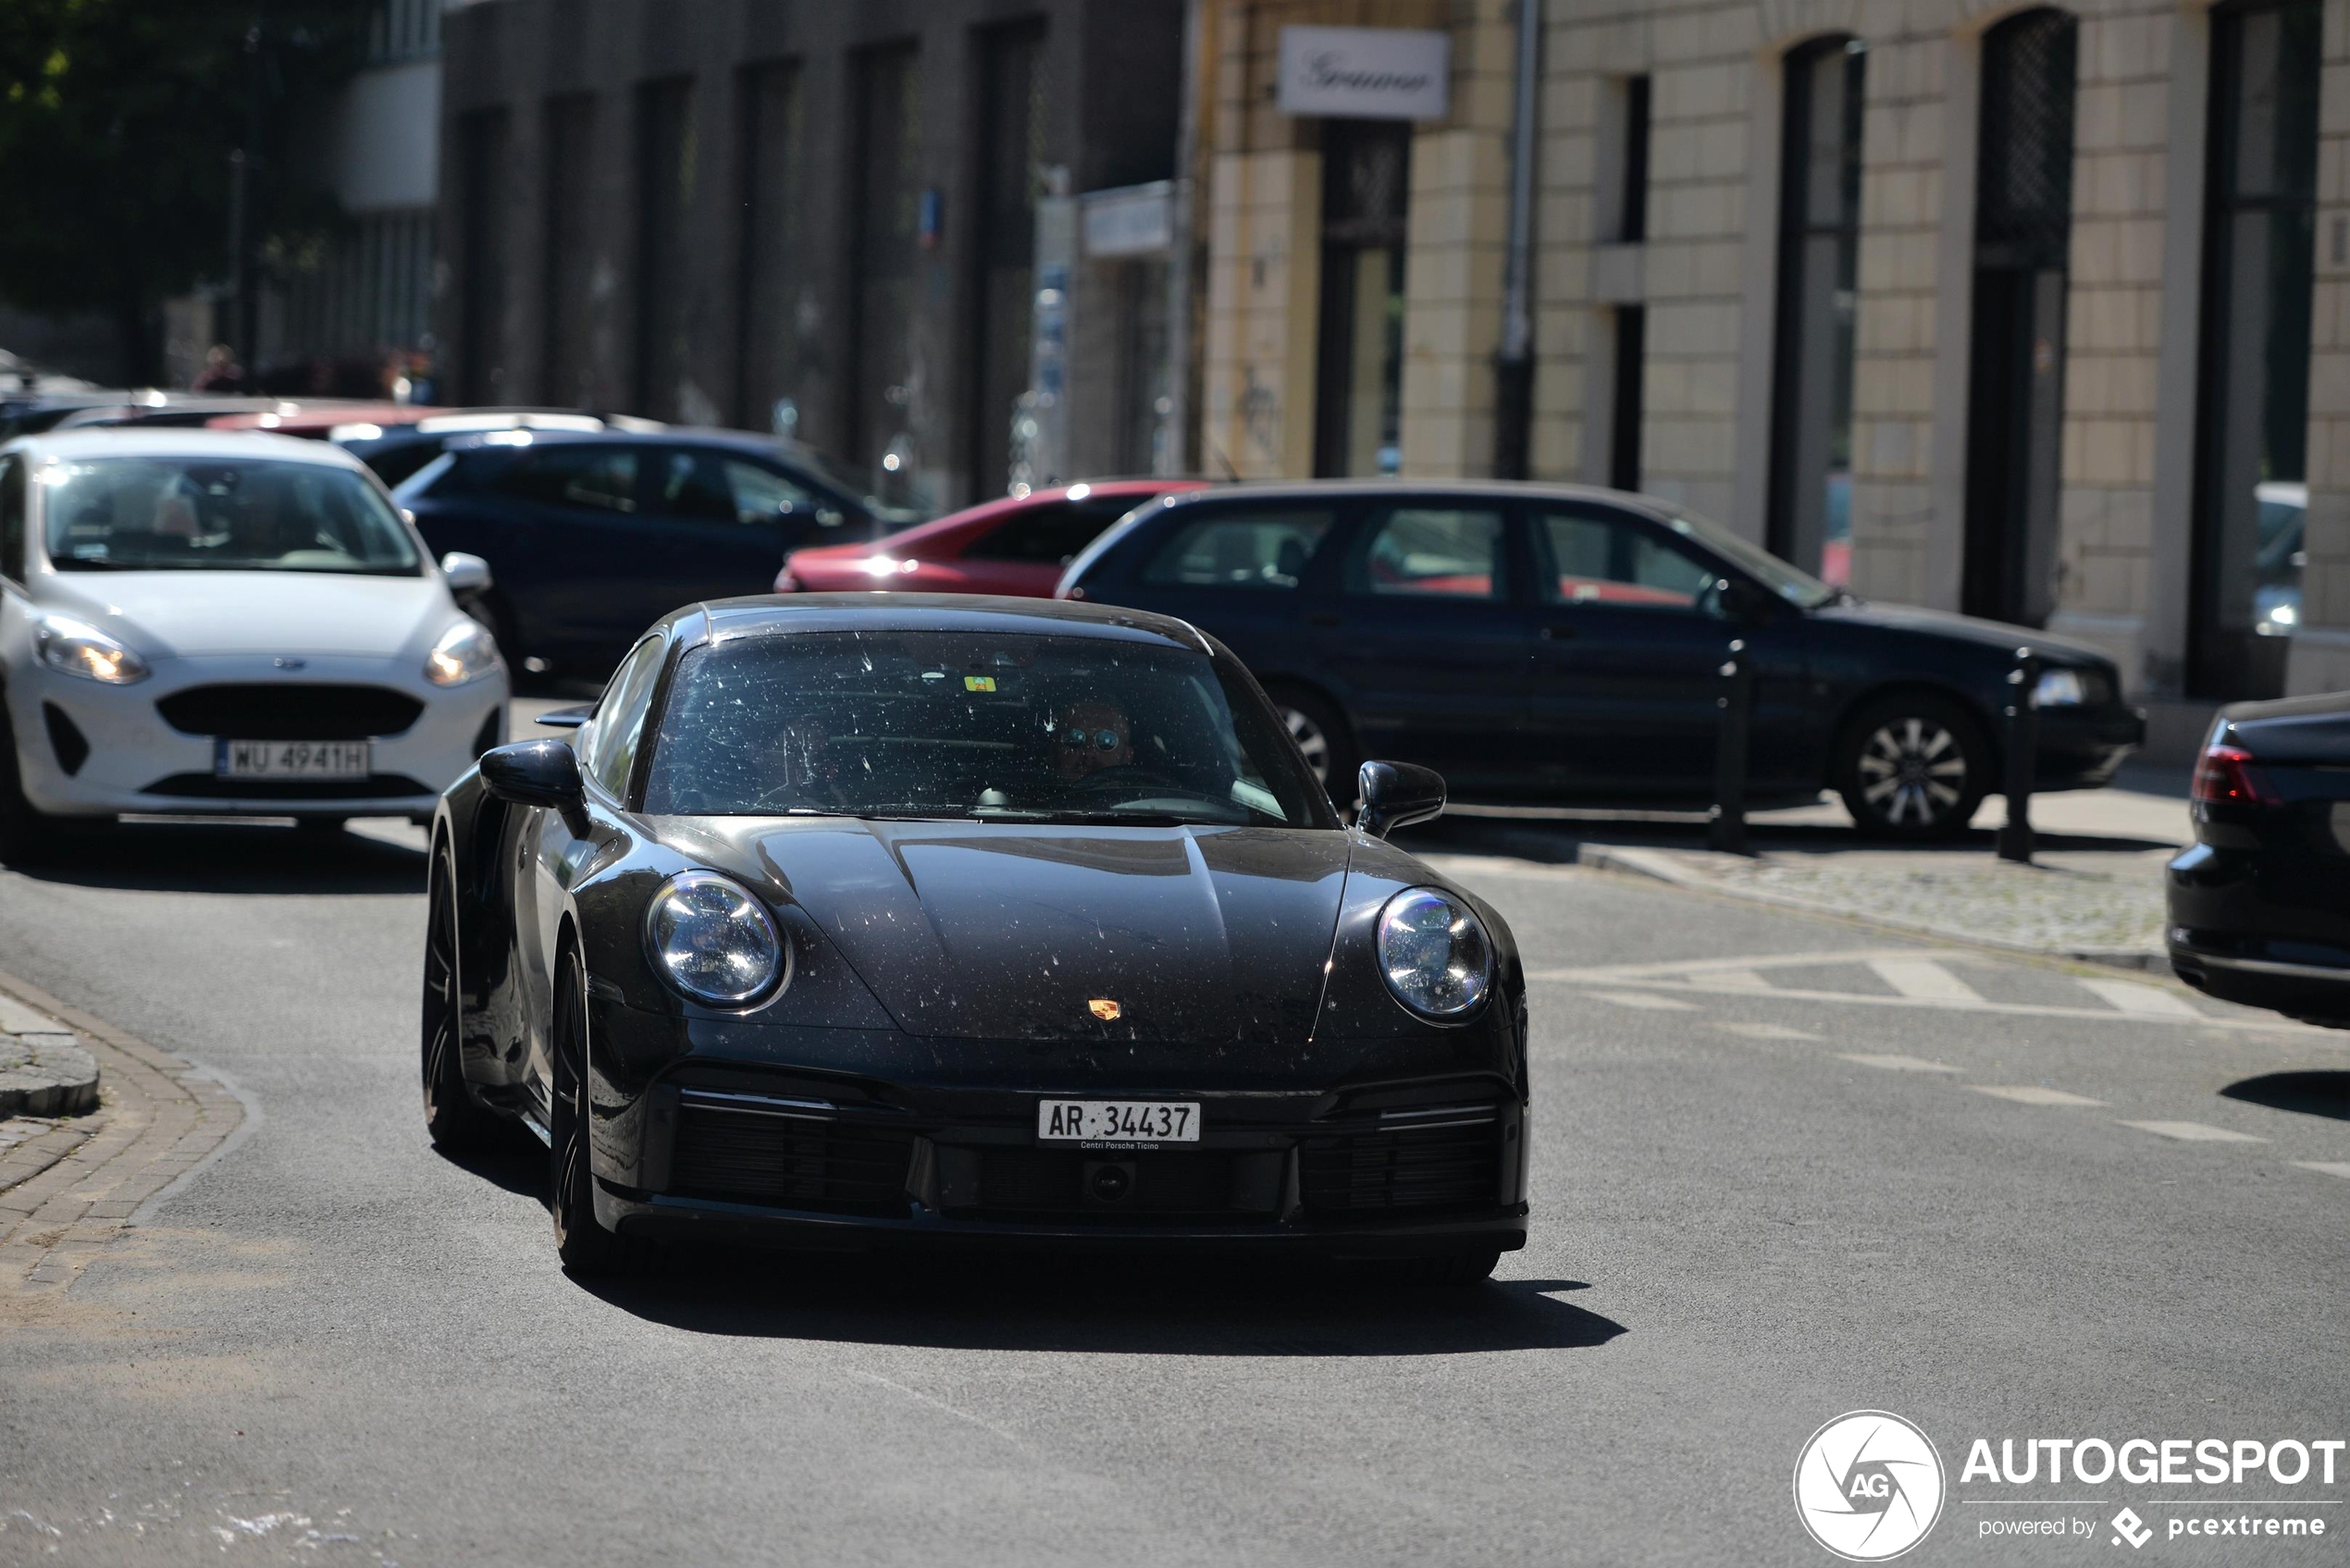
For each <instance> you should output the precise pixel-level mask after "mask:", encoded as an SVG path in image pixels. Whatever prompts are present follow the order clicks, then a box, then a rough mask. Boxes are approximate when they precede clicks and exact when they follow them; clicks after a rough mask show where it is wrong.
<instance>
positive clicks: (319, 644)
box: [41, 572, 458, 659]
mask: <svg viewBox="0 0 2350 1568" xmlns="http://www.w3.org/2000/svg"><path fill="white" fill-rule="evenodd" d="M41 607H42V608H43V609H44V610H55V611H59V612H61V613H64V614H68V615H74V616H78V617H80V619H82V620H85V621H88V622H91V623H93V624H95V625H97V626H99V627H101V628H103V629H104V630H105V631H108V632H111V633H113V634H114V635H115V636H118V637H121V638H122V639H123V640H125V641H126V642H128V643H130V646H131V647H133V648H136V649H138V650H139V651H140V652H141V653H142V654H145V655H147V656H148V657H150V658H155V657H173V656H177V657H179V658H194V657H200V656H202V655H204V654H212V653H289V654H291V653H300V654H316V655H352V656H370V655H372V656H376V657H379V658H387V659H388V658H390V657H392V656H394V655H397V654H401V653H414V654H415V655H416V657H417V658H419V659H421V658H423V657H424V653H425V649H426V648H427V645H428V644H429V643H430V641H431V639H432V638H434V637H436V636H439V635H440V632H441V630H442V628H443V627H444V626H445V625H446V624H447V623H449V622H450V621H451V620H452V619H454V618H455V616H456V614H457V613H458V611H457V607H456V605H455V603H454V602H453V601H452V600H451V599H450V597H449V590H448V589H447V588H446V587H444V586H442V584H441V581H440V579H439V578H438V577H361V576H341V575H338V574H332V573H325V572H103V573H102V572H74V573H59V574H56V576H54V577H52V578H50V579H49V581H48V584H47V585H46V586H45V589H44V591H43V593H42V595H41Z"/></svg>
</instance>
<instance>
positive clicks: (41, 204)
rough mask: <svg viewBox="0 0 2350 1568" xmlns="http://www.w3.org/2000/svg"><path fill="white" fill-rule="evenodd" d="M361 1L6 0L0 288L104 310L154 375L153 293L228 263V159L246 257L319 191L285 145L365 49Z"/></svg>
mask: <svg viewBox="0 0 2350 1568" xmlns="http://www.w3.org/2000/svg"><path fill="white" fill-rule="evenodd" d="M367 12H368V7H367V6H366V5H365V4H364V0H0V189H5V190H6V191H7V193H8V197H9V211H8V214H7V216H6V219H5V220H0V298H5V299H6V300H7V301H9V302H11V303H14V304H16V305H18V306H19V307H21V308H23V309H26V310H31V311H34V312H38V313H42V314H44V315H68V314H82V313H93V314H101V315H106V316H108V317H110V318H111V319H112V320H113V321H114V322H115V324H116V328H117V331H118V333H119V334H120V335H121V338H122V345H123V358H124V368H125V372H126V375H127V376H128V377H131V378H134V379H140V380H144V379H149V378H151V377H152V376H153V374H154V371H155V360H156V349H157V344H156V338H157V334H156V332H155V322H156V320H157V317H158V314H159V307H160V305H161V302H163V301H164V300H166V299H168V298H171V297H172V296H174V295H177V294H180V293H184V292H186V291H187V290H189V289H190V288H191V287H192V286H193V285H195V284H196V283H198V282H200V281H204V280H213V279H222V278H227V277H228V276H229V272H230V265H229V248H230V245H229V229H230V191H231V187H232V183H233V181H232V176H231V168H232V164H231V154H232V153H234V152H236V151H238V150H240V149H243V150H245V151H246V152H247V153H248V155H249V156H251V157H252V159H253V162H252V165H251V174H250V177H249V179H248V185H247V189H248V200H249V202H250V204H251V205H250V209H249V228H248V232H249V233H250V235H251V237H252V240H253V248H254V253H255V254H256V255H260V254H266V253H278V254H282V253H287V252H289V251H292V250H296V249H300V248H303V246H305V245H306V244H313V243H315V239H316V238H317V236H318V235H319V234H320V233H321V231H322V230H323V229H324V228H326V227H328V225H330V224H331V223H332V221H333V219H334V216H335V215H334V209H333V206H332V204H331V202H330V201H328V200H327V199H325V198H323V197H321V196H319V195H317V194H316V193H315V191H316V186H315V184H313V183H312V182H310V181H308V180H305V179H303V178H302V177H303V173H304V172H305V171H304V170H303V169H302V168H301V167H297V166H298V159H297V158H296V157H295V156H294V154H296V152H297V150H298V143H299V142H300V140H301V138H302V135H303V132H304V131H305V130H308V131H311V132H313V133H314V135H315V126H316V124H317V122H318V119H319V114H318V109H319V105H320V103H321V101H322V100H323V98H324V96H325V95H326V94H327V93H328V92H329V91H330V90H331V89H332V87H333V86H334V85H335V84H336V83H337V82H339V81H340V79H341V78H342V77H344V76H345V75H347V74H348V72H349V71H350V69H351V68H352V66H353V65H355V64H356V62H357V58H358V51H359V47H360V44H361V43H362V41H363V40H364V37H365V27H366V22H367Z"/></svg>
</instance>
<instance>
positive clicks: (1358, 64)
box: [1279, 27, 1453, 119]
mask: <svg viewBox="0 0 2350 1568" xmlns="http://www.w3.org/2000/svg"><path fill="white" fill-rule="evenodd" d="M1452 58H1453V38H1452V35H1451V34H1450V33H1446V32H1437V31H1418V30H1416V29H1405V28H1391V27H1285V28H1283V29H1281V80H1280V98H1279V103H1280V108H1281V112H1282V113H1283V114H1291V115H1329V116H1334V117H1343V118H1347V119H1442V118H1443V117H1444V115H1445V112H1446V110H1447V108H1448V107H1449V106H1450V105H1451V90H1452V74H1451V66H1452Z"/></svg>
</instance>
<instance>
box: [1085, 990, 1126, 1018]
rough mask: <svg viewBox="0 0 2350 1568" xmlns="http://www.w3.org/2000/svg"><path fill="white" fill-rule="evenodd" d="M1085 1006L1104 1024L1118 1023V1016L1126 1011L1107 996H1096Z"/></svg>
mask: <svg viewBox="0 0 2350 1568" xmlns="http://www.w3.org/2000/svg"><path fill="white" fill-rule="evenodd" d="M1085 1006H1087V1007H1088V1008H1089V1009H1091V1010H1092V1012H1093V1015H1094V1016H1095V1018H1097V1019H1101V1020H1102V1021H1103V1022H1104V1023H1115V1022H1117V1021H1118V1015H1119V1013H1121V1012H1123V1011H1124V1010H1125V1009H1124V1008H1122V1007H1120V1006H1119V1005H1118V1004H1117V1003H1115V1002H1113V1001H1111V1000H1110V999H1109V998H1108V997H1107V996H1096V997H1095V998H1094V999H1093V1000H1092V1001H1090V1002H1088V1003H1086V1004H1085Z"/></svg>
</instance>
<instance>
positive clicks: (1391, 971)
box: [1379, 887, 1493, 1021]
mask: <svg viewBox="0 0 2350 1568" xmlns="http://www.w3.org/2000/svg"><path fill="white" fill-rule="evenodd" d="M1379 973H1380V974H1381V975H1383V976H1384V977H1386V980H1387V988H1388V990H1390V991H1391V992H1393V993H1394V994H1395V999H1396V1000H1397V1001H1398V1002H1401V1003H1403V1004H1404V1006H1406V1007H1408V1008H1410V1009H1411V1010H1412V1011H1413V1012H1415V1013H1417V1014H1419V1015H1420V1016H1421V1017H1422V1018H1425V1019H1438V1020H1440V1021H1443V1020H1450V1019H1461V1018H1466V1016H1467V1015H1468V1014H1470V1013H1472V1012H1474V1011H1475V1010H1476V1009H1477V1006H1478V1004H1479V1003H1481V1002H1483V1001H1484V1000H1485V994H1486V992H1487V991H1488V990H1489V989H1490V988H1491V986H1492V983H1493V945H1492V943H1491V942H1490V941H1489V940H1488V939H1487V937H1486V935H1485V928H1484V926H1482V925H1480V924H1479V923H1478V919H1477V917H1476V916H1475V915H1474V914H1472V913H1470V912H1469V909H1468V907H1467V906H1466V905H1464V904H1463V903H1461V902H1460V900H1458V899H1456V898H1453V897H1451V896H1449V895H1445V894H1442V893H1439V892H1438V891H1437V890H1436V889H1434V888H1432V887H1407V888H1405V889H1404V891H1403V892H1401V893H1399V894H1397V895H1395V896H1394V897H1392V898H1391V899H1389V900H1388V901H1387V907H1386V908H1384V909H1381V910H1380V911H1379Z"/></svg>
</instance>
